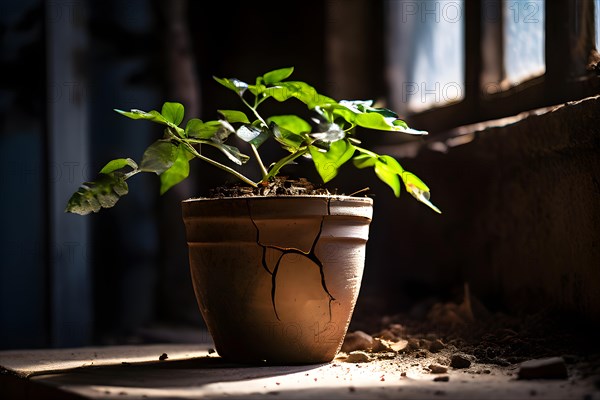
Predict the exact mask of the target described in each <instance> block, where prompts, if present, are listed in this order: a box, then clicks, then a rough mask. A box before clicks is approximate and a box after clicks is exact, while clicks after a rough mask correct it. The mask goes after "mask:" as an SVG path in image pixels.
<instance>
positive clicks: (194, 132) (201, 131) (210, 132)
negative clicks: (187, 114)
mask: <svg viewBox="0 0 600 400" xmlns="http://www.w3.org/2000/svg"><path fill="white" fill-rule="evenodd" d="M220 128H221V123H220V122H219V121H206V122H202V121H201V120H199V119H198V118H192V119H190V120H189V121H188V123H187V125H186V126H185V133H186V134H187V135H188V136H189V137H193V138H198V139H210V138H211V137H213V136H214V135H215V134H216V133H217V131H218V130H219V129H220Z"/></svg>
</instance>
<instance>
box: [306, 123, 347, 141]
mask: <svg viewBox="0 0 600 400" xmlns="http://www.w3.org/2000/svg"><path fill="white" fill-rule="evenodd" d="M322 125H324V124H321V125H320V127H321V128H323V126H322ZM326 127H327V130H325V132H314V133H311V134H310V136H311V137H313V138H315V139H317V140H319V141H322V142H325V143H332V142H337V141H338V140H342V139H343V138H345V137H346V132H344V130H343V129H341V128H340V126H339V125H338V124H327V125H326Z"/></svg>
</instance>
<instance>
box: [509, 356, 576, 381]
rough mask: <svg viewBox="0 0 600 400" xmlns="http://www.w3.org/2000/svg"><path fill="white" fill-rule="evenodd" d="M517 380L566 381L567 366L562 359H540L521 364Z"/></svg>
mask: <svg viewBox="0 0 600 400" xmlns="http://www.w3.org/2000/svg"><path fill="white" fill-rule="evenodd" d="M517 375H518V377H519V379H567V378H568V373H567V366H566V364H565V360H563V359H562V357H550V358H540V359H535V360H529V361H525V362H523V363H521V367H520V368H519V371H518V373H517Z"/></svg>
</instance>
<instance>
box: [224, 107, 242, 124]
mask: <svg viewBox="0 0 600 400" xmlns="http://www.w3.org/2000/svg"><path fill="white" fill-rule="evenodd" d="M218 111H219V113H220V114H221V115H222V116H223V117H225V119H226V120H227V122H230V123H232V124H235V123H236V122H242V123H244V124H249V123H250V120H249V119H248V117H247V116H246V114H244V113H243V112H241V111H237V110H218Z"/></svg>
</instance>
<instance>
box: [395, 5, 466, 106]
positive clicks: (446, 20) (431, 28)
mask: <svg viewBox="0 0 600 400" xmlns="http://www.w3.org/2000/svg"><path fill="white" fill-rule="evenodd" d="M463 11H464V1H462V0H461V1H436V0H419V1H390V2H388V15H390V16H391V18H392V19H393V20H395V21H397V22H398V23H391V24H390V28H391V32H390V33H391V34H390V37H389V45H390V47H391V48H393V49H398V51H392V52H390V53H389V54H390V55H391V57H390V59H389V62H390V65H391V68H390V72H391V74H393V76H392V79H391V82H392V85H393V88H392V90H393V92H394V93H399V95H396V96H394V99H395V101H394V104H393V105H392V108H393V109H396V110H401V111H403V112H405V111H411V112H418V111H423V110H426V109H428V108H431V107H432V106H435V105H440V104H448V103H453V102H457V101H460V100H462V99H463V97H464V93H463V91H462V88H463V87H464V76H463V70H464V65H463V60H464V46H463V42H464V25H463V24H464V18H463Z"/></svg>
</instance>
